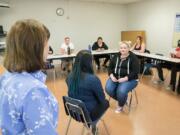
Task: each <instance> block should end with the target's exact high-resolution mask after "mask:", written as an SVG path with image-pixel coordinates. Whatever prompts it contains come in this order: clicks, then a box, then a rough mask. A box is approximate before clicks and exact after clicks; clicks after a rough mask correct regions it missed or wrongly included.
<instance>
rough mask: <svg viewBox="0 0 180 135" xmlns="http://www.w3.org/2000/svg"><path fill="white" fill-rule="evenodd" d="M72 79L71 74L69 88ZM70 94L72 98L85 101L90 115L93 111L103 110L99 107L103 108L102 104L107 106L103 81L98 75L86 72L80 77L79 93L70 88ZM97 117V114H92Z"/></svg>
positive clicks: (68, 80) (68, 81)
mask: <svg viewBox="0 0 180 135" xmlns="http://www.w3.org/2000/svg"><path fill="white" fill-rule="evenodd" d="M71 79H72V78H71V74H70V75H69V76H68V78H67V80H66V81H67V85H68V88H69V86H70V83H71ZM68 95H69V96H70V97H72V98H75V99H79V100H81V101H83V102H84V103H85V105H86V108H87V110H88V111H89V113H90V115H91V114H92V112H98V111H101V110H98V109H101V108H100V106H105V105H106V102H107V101H106V99H105V94H104V91H103V88H102V84H101V81H100V80H99V78H98V77H97V76H95V75H93V74H89V73H85V74H84V76H83V77H82V79H80V84H79V89H78V95H74V94H73V93H72V92H71V91H70V90H69V89H68ZM103 109H107V108H103ZM95 117H96V116H95V115H93V114H92V115H91V118H92V119H96V118H95Z"/></svg>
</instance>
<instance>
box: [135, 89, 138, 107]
mask: <svg viewBox="0 0 180 135" xmlns="http://www.w3.org/2000/svg"><path fill="white" fill-rule="evenodd" d="M134 94H135V97H136V103H137V104H138V97H137V93H136V90H135V91H134Z"/></svg>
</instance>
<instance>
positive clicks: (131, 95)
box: [128, 91, 132, 112]
mask: <svg viewBox="0 0 180 135" xmlns="http://www.w3.org/2000/svg"><path fill="white" fill-rule="evenodd" d="M131 103H132V91H131V96H130V101H129V105H128V107H129V112H130V110H131Z"/></svg>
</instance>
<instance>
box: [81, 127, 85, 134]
mask: <svg viewBox="0 0 180 135" xmlns="http://www.w3.org/2000/svg"><path fill="white" fill-rule="evenodd" d="M84 129H85V126H84V125H83V128H82V131H81V135H84Z"/></svg>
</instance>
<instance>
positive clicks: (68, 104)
mask: <svg viewBox="0 0 180 135" xmlns="http://www.w3.org/2000/svg"><path fill="white" fill-rule="evenodd" d="M63 102H64V108H65V112H66V114H67V115H68V116H69V117H70V118H69V122H68V126H67V129H66V132H65V135H67V134H68V130H69V127H70V124H71V120H72V118H73V119H74V120H75V121H77V122H80V123H83V130H82V132H81V134H82V135H83V134H84V128H86V129H87V130H88V131H90V132H91V134H92V135H97V130H96V131H95V132H93V130H92V128H93V127H94V126H95V124H94V123H95V122H93V121H92V120H91V117H90V115H89V112H88V110H87V109H86V106H85V104H84V102H82V101H81V100H77V99H74V98H71V97H67V96H63ZM100 120H101V121H102V123H103V125H104V128H105V130H106V133H107V135H109V132H108V129H107V126H106V124H105V122H104V120H103V119H100ZM95 128H96V129H97V127H95Z"/></svg>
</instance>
